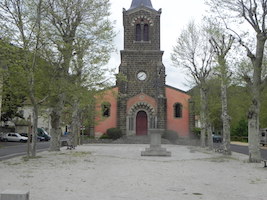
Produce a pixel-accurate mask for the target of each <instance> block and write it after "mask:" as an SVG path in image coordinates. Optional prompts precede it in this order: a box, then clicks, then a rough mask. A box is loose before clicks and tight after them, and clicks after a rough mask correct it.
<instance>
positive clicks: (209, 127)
mask: <svg viewBox="0 0 267 200" xmlns="http://www.w3.org/2000/svg"><path fill="white" fill-rule="evenodd" d="M207 135H208V147H209V150H212V149H213V138H212V126H211V123H210V122H207Z"/></svg>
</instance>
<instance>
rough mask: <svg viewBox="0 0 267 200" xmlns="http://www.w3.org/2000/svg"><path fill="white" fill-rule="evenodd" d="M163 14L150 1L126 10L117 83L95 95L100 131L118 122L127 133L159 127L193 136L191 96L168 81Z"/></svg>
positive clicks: (136, 2) (137, 0) (135, 1)
mask: <svg viewBox="0 0 267 200" xmlns="http://www.w3.org/2000/svg"><path fill="white" fill-rule="evenodd" d="M160 16H161V9H160V10H158V11H157V10H155V9H154V8H153V6H152V3H151V1H150V0H132V3H131V7H130V8H129V9H128V10H126V9H123V26H124V49H123V50H122V51H121V64H120V66H119V74H118V75H117V81H116V86H114V87H113V88H112V89H109V90H106V91H105V92H104V95H101V96H99V97H98V99H97V100H96V102H97V111H98V112H97V113H98V114H97V115H96V124H95V127H94V132H95V135H96V136H100V135H102V134H104V133H106V130H107V129H109V128H115V127H117V128H120V129H121V130H122V131H123V133H124V134H125V135H128V136H131V135H147V134H149V130H150V129H155V128H158V129H164V130H169V131H175V132H176V133H177V134H178V135H179V136H180V137H189V134H190V130H191V128H192V127H191V125H192V124H193V121H192V120H193V116H192V115H191V114H190V96H189V95H188V94H187V93H186V92H184V91H182V90H179V89H177V88H174V87H171V86H168V85H166V84H165V80H166V74H165V66H164V64H163V63H162V56H163V53H164V52H163V51H161V49H160ZM190 127H191V128H190Z"/></svg>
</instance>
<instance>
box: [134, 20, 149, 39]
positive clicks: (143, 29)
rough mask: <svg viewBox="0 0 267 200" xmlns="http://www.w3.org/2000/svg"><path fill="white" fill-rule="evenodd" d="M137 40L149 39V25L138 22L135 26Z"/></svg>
mask: <svg viewBox="0 0 267 200" xmlns="http://www.w3.org/2000/svg"><path fill="white" fill-rule="evenodd" d="M135 41H149V25H148V24H142V23H141V24H136V26H135Z"/></svg>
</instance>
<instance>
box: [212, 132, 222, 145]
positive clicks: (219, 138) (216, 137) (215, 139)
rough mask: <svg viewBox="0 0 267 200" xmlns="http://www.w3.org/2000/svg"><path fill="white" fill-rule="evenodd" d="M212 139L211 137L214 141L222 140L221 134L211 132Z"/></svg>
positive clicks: (219, 141)
mask: <svg viewBox="0 0 267 200" xmlns="http://www.w3.org/2000/svg"><path fill="white" fill-rule="evenodd" d="M212 139H213V142H214V143H221V142H222V136H221V135H215V134H212Z"/></svg>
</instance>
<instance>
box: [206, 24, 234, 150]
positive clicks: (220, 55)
mask: <svg viewBox="0 0 267 200" xmlns="http://www.w3.org/2000/svg"><path fill="white" fill-rule="evenodd" d="M214 25H215V26H214ZM209 29H210V32H211V35H212V37H211V39H210V43H211V45H212V47H213V49H214V52H215V55H216V56H215V60H216V63H217V66H216V67H215V71H216V72H217V74H218V76H219V78H220V81H221V103H222V115H221V118H222V122H223V153H224V154H226V155H230V154H231V149H230V141H231V138H230V119H231V118H230V116H229V115H228V103H227V88H228V86H229V78H230V75H231V74H230V71H229V67H228V64H227V60H226V57H227V54H228V53H229V51H230V50H231V48H232V46H233V42H234V37H233V36H232V35H228V36H227V35H226V34H225V33H224V31H223V30H222V29H220V26H219V25H218V24H213V26H211V28H209Z"/></svg>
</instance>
